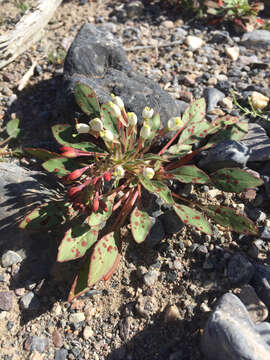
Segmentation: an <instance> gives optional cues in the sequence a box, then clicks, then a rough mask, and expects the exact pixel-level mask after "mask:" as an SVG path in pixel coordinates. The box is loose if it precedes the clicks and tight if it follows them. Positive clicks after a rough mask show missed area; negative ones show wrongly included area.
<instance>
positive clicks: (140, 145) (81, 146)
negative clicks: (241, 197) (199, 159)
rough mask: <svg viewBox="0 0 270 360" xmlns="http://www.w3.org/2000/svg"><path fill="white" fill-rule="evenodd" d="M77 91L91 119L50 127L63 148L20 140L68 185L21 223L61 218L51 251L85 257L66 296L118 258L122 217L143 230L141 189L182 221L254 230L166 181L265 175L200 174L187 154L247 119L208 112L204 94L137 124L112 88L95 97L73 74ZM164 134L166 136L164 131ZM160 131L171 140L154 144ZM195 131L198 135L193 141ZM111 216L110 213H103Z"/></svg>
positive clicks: (206, 229) (243, 127) (229, 184)
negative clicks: (212, 116)
mask: <svg viewBox="0 0 270 360" xmlns="http://www.w3.org/2000/svg"><path fill="white" fill-rule="evenodd" d="M75 98H76V101H77V103H78V105H79V106H80V108H81V109H82V111H83V112H84V113H85V114H87V115H88V116H89V118H90V121H89V123H88V124H85V123H76V124H75V125H74V126H73V125H55V126H53V127H52V132H53V135H54V137H55V139H56V140H57V141H58V143H59V144H60V145H61V147H60V151H61V154H56V153H51V152H49V151H46V150H43V149H33V148H31V149H27V150H28V152H30V153H31V154H34V155H36V156H38V157H40V158H42V159H43V160H46V161H45V162H44V163H43V167H44V169H46V170H47V171H49V172H52V173H55V174H56V175H57V176H58V177H59V178H60V179H61V180H62V181H63V183H64V184H65V186H66V187H67V193H66V195H65V196H64V197H63V198H62V199H59V200H55V201H52V202H49V203H46V204H44V205H42V206H39V207H38V208H36V209H35V210H33V211H32V212H30V213H29V214H27V215H26V216H25V218H24V219H23V220H22V221H21V223H20V227H21V228H25V229H29V230H36V229H50V228H55V227H56V226H58V225H63V224H65V229H66V231H65V235H64V237H63V238H62V240H61V243H60V246H59V249H58V255H57V261H59V262H64V261H70V260H74V259H78V258H81V257H85V262H84V265H83V266H82V268H81V270H80V271H79V273H78V274H77V275H76V278H75V280H74V283H73V286H72V289H71V291H70V295H69V300H72V299H74V298H75V297H77V296H79V295H81V294H83V293H84V292H85V291H86V290H87V289H89V288H90V287H92V286H93V285H94V284H95V283H96V282H97V281H99V280H100V279H105V280H107V279H109V278H110V276H111V275H112V273H113V271H114V270H115V268H116V267H117V265H118V262H119V259H120V253H121V241H120V228H121V227H122V226H123V225H124V224H125V222H126V220H127V219H128V218H129V220H130V229H131V233H132V235H133V238H134V240H135V241H136V242H137V243H142V242H143V241H144V240H145V239H146V237H147V236H148V234H149V231H150V229H151V226H152V225H151V221H150V216H149V214H148V213H147V211H146V210H145V209H144V207H143V201H142V194H143V193H144V192H145V191H146V192H149V193H151V194H155V195H156V196H158V197H160V199H161V200H162V201H163V202H164V203H165V204H167V205H169V206H171V208H173V209H174V211H175V212H176V214H177V215H178V216H179V218H180V219H181V220H182V221H183V222H184V223H185V224H187V225H190V226H193V227H195V228H197V229H198V230H199V231H201V232H202V233H205V234H210V235H211V232H212V231H211V221H212V220H214V221H215V222H217V223H218V224H220V225H222V226H223V227H224V228H226V229H231V230H233V231H236V232H239V233H247V234H257V229H256V227H255V225H254V224H253V222H252V221H251V220H250V219H248V218H247V217H246V216H245V215H242V214H238V213H237V211H235V210H234V209H232V208H230V207H225V206H219V205H213V204H209V205H202V204H201V203H199V202H197V201H193V200H192V202H190V200H188V199H187V198H186V197H183V196H181V195H180V194H178V193H175V192H173V191H172V190H171V189H170V187H169V183H170V182H171V181H178V182H181V183H184V184H185V183H193V184H208V185H210V186H214V187H216V188H218V189H221V190H223V191H228V192H236V193H239V192H242V191H244V190H246V189H249V188H252V187H256V186H260V185H261V184H262V181H261V180H260V179H259V178H257V177H256V176H254V175H253V174H251V173H249V172H247V171H245V170H243V169H238V168H230V169H221V170H217V171H216V172H214V173H212V174H207V173H206V172H204V171H202V170H201V169H199V168H198V167H197V166H196V165H194V163H193V159H194V157H195V156H196V155H197V154H198V153H199V152H200V151H202V150H206V149H209V148H210V147H212V146H214V145H215V144H216V143H217V142H220V141H223V140H226V139H234V140H239V139H241V138H242V137H243V136H244V135H245V133H246V132H247V123H246V122H239V121H238V119H237V118H236V117H231V116H225V117H221V118H218V119H217V120H215V121H213V122H209V121H207V120H206V119H205V107H206V106H205V100H204V99H199V100H196V101H194V102H193V103H192V104H191V105H190V106H189V107H188V108H187V109H186V111H185V112H184V114H183V116H182V118H180V117H174V118H171V119H170V120H169V121H168V123H167V125H166V126H165V127H162V126H161V121H160V116H159V114H158V113H155V112H154V110H153V109H151V108H149V107H146V108H144V110H143V113H142V120H143V121H142V125H141V126H140V127H139V126H137V116H136V114H135V113H127V112H126V110H125V107H124V104H123V101H122V100H121V98H119V97H117V96H113V97H112V101H111V102H109V103H108V104H103V105H100V104H99V102H98V100H97V96H96V94H95V92H94V90H93V89H91V88H89V87H88V86H87V85H85V84H82V83H78V84H77V85H76V87H75ZM170 134H173V136H171V137H168V136H169V135H170ZM165 138H169V139H170V140H168V141H167V143H166V145H165V146H163V147H161V146H160V145H159V150H158V151H157V152H156V153H155V152H153V151H152V149H154V148H157V147H156V146H154V145H155V144H160V142H158V140H161V139H165ZM82 140H83V141H82ZM202 141H203V143H204V145H203V146H202V147H198V143H201V142H202ZM163 143H164V142H163ZM194 144H197V145H196V147H194ZM113 214H114V216H112V215H113ZM110 217H112V218H111V219H113V221H108V220H109V218H110ZM107 221H108V222H107ZM106 222H107V224H106ZM104 224H105V225H104ZM101 232H102V235H101Z"/></svg>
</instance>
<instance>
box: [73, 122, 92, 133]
mask: <svg viewBox="0 0 270 360" xmlns="http://www.w3.org/2000/svg"><path fill="white" fill-rule="evenodd" d="M75 127H76V130H77V132H78V133H79V134H87V133H88V132H89V130H90V127H89V125H87V124H83V123H79V124H76V125H75Z"/></svg>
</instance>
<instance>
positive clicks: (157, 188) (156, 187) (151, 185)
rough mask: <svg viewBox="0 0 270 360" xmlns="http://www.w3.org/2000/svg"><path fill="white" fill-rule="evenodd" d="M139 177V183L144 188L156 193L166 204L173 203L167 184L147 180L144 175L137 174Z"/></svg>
mask: <svg viewBox="0 0 270 360" xmlns="http://www.w3.org/2000/svg"><path fill="white" fill-rule="evenodd" d="M139 179H140V183H141V184H142V186H143V187H144V188H145V189H146V190H148V191H149V192H151V193H154V194H156V195H157V196H159V197H160V198H161V199H162V200H163V201H165V202H166V203H167V204H169V205H174V200H173V198H172V195H171V191H170V189H169V188H168V186H166V185H165V184H163V183H162V182H160V181H156V180H149V179H148V178H146V177H144V176H139Z"/></svg>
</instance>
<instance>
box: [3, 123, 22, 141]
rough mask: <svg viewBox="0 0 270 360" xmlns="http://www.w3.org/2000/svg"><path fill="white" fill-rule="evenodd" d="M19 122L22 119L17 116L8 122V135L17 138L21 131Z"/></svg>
mask: <svg viewBox="0 0 270 360" xmlns="http://www.w3.org/2000/svg"><path fill="white" fill-rule="evenodd" d="M19 122H20V120H19V119H17V118H15V119H12V120H10V121H9V122H8V123H7V127H6V131H7V133H8V136H10V137H12V138H16V137H17V136H18V135H19V133H20V131H21V130H20V128H19Z"/></svg>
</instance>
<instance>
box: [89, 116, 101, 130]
mask: <svg viewBox="0 0 270 360" xmlns="http://www.w3.org/2000/svg"><path fill="white" fill-rule="evenodd" d="M89 125H90V128H91V130H93V131H96V132H100V131H101V130H103V122H102V120H101V119H99V118H95V119H93V120H91V121H90V122H89Z"/></svg>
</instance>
